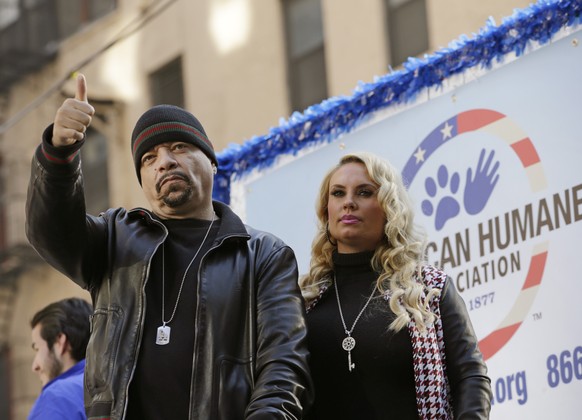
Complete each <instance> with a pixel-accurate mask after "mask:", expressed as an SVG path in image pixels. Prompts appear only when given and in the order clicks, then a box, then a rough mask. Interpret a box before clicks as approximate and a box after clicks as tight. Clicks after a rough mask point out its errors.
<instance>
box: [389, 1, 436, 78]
mask: <svg viewBox="0 0 582 420" xmlns="http://www.w3.org/2000/svg"><path fill="white" fill-rule="evenodd" d="M385 2H386V3H385V4H386V14H387V26H388V31H387V32H388V45H389V48H390V54H389V57H390V64H391V65H392V66H394V67H396V66H399V65H401V64H402V63H404V62H405V61H406V60H407V59H408V57H414V56H417V55H419V54H421V53H423V52H425V51H426V50H428V24H427V17H426V1H425V0H385Z"/></svg>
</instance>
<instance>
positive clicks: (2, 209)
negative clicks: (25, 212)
mask: <svg viewBox="0 0 582 420" xmlns="http://www.w3.org/2000/svg"><path fill="white" fill-rule="evenodd" d="M5 174H6V169H5V168H4V167H3V159H2V154H0V256H1V255H2V254H3V253H4V252H5V251H6V216H5V214H6V205H7V198H6V189H5V176H6V175H5ZM0 418H2V417H0Z"/></svg>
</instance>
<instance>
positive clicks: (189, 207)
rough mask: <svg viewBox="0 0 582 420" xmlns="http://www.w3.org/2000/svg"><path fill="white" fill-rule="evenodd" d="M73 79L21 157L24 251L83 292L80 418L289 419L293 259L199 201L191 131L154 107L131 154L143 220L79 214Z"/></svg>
mask: <svg viewBox="0 0 582 420" xmlns="http://www.w3.org/2000/svg"><path fill="white" fill-rule="evenodd" d="M93 114H94V109H93V107H92V106H91V105H90V104H89V102H88V99H87V87H86V82H85V78H84V77H83V76H82V75H79V76H78V78H77V93H76V96H75V98H69V99H67V100H65V102H64V103H63V105H62V106H61V107H60V108H59V110H58V111H57V114H56V117H55V121H54V124H52V125H51V126H49V127H48V128H47V129H46V130H45V132H44V134H43V138H42V143H41V145H40V146H39V147H38V148H37V150H36V153H35V155H34V157H33V163H32V176H31V182H30V185H29V191H28V197H27V204H26V212H27V223H26V230H27V236H28V239H29V241H30V243H31V244H32V245H33V246H34V248H35V249H36V250H37V251H38V253H39V254H40V255H41V256H42V257H43V258H44V259H45V260H46V261H47V262H48V263H50V264H51V265H53V266H54V267H55V268H57V269H58V270H60V271H61V272H62V273H64V274H65V275H67V276H68V277H69V278H71V279H72V280H73V281H75V282H76V283H77V284H79V285H80V286H81V287H83V288H85V289H87V290H89V291H90V293H91V296H92V299H93V306H94V307H95V313H94V314H93V316H92V320H91V323H92V325H91V331H92V332H91V338H90V340H89V344H88V347H87V363H86V372H85V409H86V412H87V417H88V418H108V419H138V418H139V419H146V420H147V419H238V418H246V419H300V418H302V417H303V413H304V412H305V410H306V409H307V408H308V407H309V405H310V403H311V400H312V387H311V379H310V374H309V370H308V366H307V350H306V342H305V339H306V337H305V336H306V329H305V321H304V311H303V304H302V298H301V295H300V293H299V290H298V286H297V265H296V261H295V256H294V253H293V251H292V250H291V249H290V248H289V247H288V246H287V245H285V244H284V243H283V242H282V241H281V240H280V239H278V238H276V237H274V236H273V235H271V234H268V233H265V232H260V231H257V230H255V229H253V228H251V227H249V226H246V225H244V224H243V223H242V221H241V220H240V219H239V218H238V216H236V215H235V214H234V213H233V212H232V211H231V210H230V208H229V207H228V206H226V205H225V204H223V203H220V202H217V201H213V200H212V186H213V180H214V177H213V174H215V173H216V170H217V166H218V161H217V159H216V155H215V152H214V148H213V146H212V143H211V142H210V140H209V138H208V136H207V134H206V132H205V130H204V128H203V127H202V124H201V123H200V121H198V119H196V117H194V116H193V115H192V114H191V113H189V112H187V111H186V110H184V109H182V108H179V107H175V106H171V105H158V106H155V107H153V108H151V109H149V110H148V111H146V112H145V113H144V114H143V115H142V116H141V117H140V118H139V120H138V121H137V123H136V125H135V128H134V130H133V133H132V136H131V152H132V156H133V159H134V164H135V169H136V173H137V177H138V180H139V183H140V184H141V186H142V189H143V191H144V194H145V196H146V198H147V200H148V202H149V204H150V206H151V210H146V209H142V208H136V209H133V210H126V209H123V208H116V209H109V210H107V211H105V212H104V213H102V214H100V215H99V216H98V217H95V216H93V215H89V214H85V203H84V195H83V176H82V173H81V169H80V153H79V150H80V148H81V147H82V146H83V144H84V141H85V135H84V133H85V131H86V130H87V127H88V126H89V124H90V123H91V118H92V116H93Z"/></svg>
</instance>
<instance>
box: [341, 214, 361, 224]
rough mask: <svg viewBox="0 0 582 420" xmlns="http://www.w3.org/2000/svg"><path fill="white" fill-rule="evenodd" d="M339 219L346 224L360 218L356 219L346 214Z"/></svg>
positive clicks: (355, 221)
mask: <svg viewBox="0 0 582 420" xmlns="http://www.w3.org/2000/svg"><path fill="white" fill-rule="evenodd" d="M340 221H341V222H342V223H345V224H346V225H353V224H354V223H358V222H359V221H360V219H358V218H357V217H356V216H352V215H349V214H346V215H345V216H342V218H341V219H340Z"/></svg>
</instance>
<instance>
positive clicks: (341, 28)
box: [0, 0, 530, 420]
mask: <svg viewBox="0 0 582 420" xmlns="http://www.w3.org/2000/svg"><path fill="white" fill-rule="evenodd" d="M529 3H530V2H529V1H525V0H519V1H518V0H491V1H488V2H481V1H477V0H362V1H358V2H355V1H352V0H201V1H196V2H192V1H188V0H164V1H155V0H99V1H96V0H78V1H75V2H67V1H65V0H28V1H27V0H0V418H6V419H10V420H21V419H25V418H26V417H27V414H28V411H29V410H30V408H31V406H32V403H33V402H34V400H35V398H36V397H37V395H38V393H39V392H40V384H39V381H38V379H37V378H36V376H35V375H34V374H33V373H32V372H31V369H30V366H31V363H32V359H33V351H32V349H31V346H30V342H31V339H30V327H29V321H30V319H31V317H32V315H33V314H34V313H35V312H36V311H37V310H38V309H40V308H42V307H43V306H45V305H46V304H48V303H50V302H52V301H54V300H58V299H61V298H64V297H68V296H81V297H85V298H87V299H89V296H88V294H87V292H85V291H83V290H81V289H80V288H79V287H78V286H76V285H75V284H74V283H72V282H71V281H69V280H67V279H66V278H64V277H63V276H62V275H61V274H59V273H57V272H56V271H55V270H53V269H52V268H50V267H49V266H48V265H46V264H45V263H44V262H43V261H42V260H41V259H40V258H39V257H38V256H37V255H36V253H35V252H34V250H32V249H31V248H30V246H29V245H28V242H27V240H26V236H25V232H24V222H25V217H24V206H25V200H26V188H27V184H28V179H29V173H30V160H31V157H32V154H33V152H34V150H35V148H36V147H37V145H38V143H39V141H40V134H41V133H42V131H43V130H44V128H45V127H46V126H47V125H48V124H50V123H51V122H52V120H53V118H54V114H55V112H56V110H57V108H58V107H59V106H60V104H61V103H62V101H63V100H64V99H65V98H67V97H70V96H74V93H75V85H74V80H73V78H72V77H71V75H72V74H73V73H74V72H76V71H80V72H82V73H84V74H85V76H86V78H87V82H88V98H89V102H90V103H91V104H92V105H93V106H94V107H95V109H96V116H95V118H94V120H93V124H92V126H91V129H90V130H89V131H88V133H87V136H88V142H87V145H86V147H85V148H84V149H83V152H82V153H83V172H84V174H85V179H86V190H87V208H88V211H90V212H92V213H95V214H97V213H99V211H100V210H103V209H104V208H106V207H112V206H113V207H117V206H123V207H128V208H131V207H135V206H145V205H146V202H145V199H144V197H143V196H142V193H141V190H140V188H139V185H138V183H137V182H136V181H137V179H136V177H135V173H134V168H133V162H132V158H131V153H130V134H131V131H132V129H133V124H134V123H135V121H136V120H137V118H138V117H139V116H140V115H141V114H142V113H143V112H144V111H145V110H146V109H147V108H149V107H150V106H151V105H154V104H158V103H172V104H176V105H180V106H183V107H185V108H187V109H189V110H190V111H192V113H194V115H196V116H197V117H198V118H199V119H200V120H201V122H202V124H203V125H204V127H205V129H206V132H207V133H208V135H209V137H210V139H211V140H212V142H213V143H214V146H215V149H216V150H217V152H220V151H221V150H223V149H224V148H226V147H227V146H228V145H229V144H230V143H241V142H243V141H244V140H245V139H248V138H251V137H252V136H253V135H257V134H263V133H266V132H267V131H268V130H269V128H270V127H273V126H276V125H278V124H279V120H280V118H287V117H289V116H290V115H291V114H292V113H293V112H294V111H299V112H301V111H302V110H304V109H305V108H306V107H308V106H309V105H312V104H316V103H319V102H321V101H322V100H323V99H325V98H327V97H330V96H338V95H350V94H351V92H352V91H353V89H354V88H355V87H356V85H357V83H358V82H360V81H363V82H369V81H372V80H373V78H374V76H376V75H382V74H385V73H387V72H388V71H390V70H389V69H390V68H394V69H396V68H398V67H399V66H400V65H401V63H402V62H403V61H404V60H406V58H407V57H409V56H422V55H423V54H424V53H430V52H432V51H435V50H438V49H440V48H442V47H446V46H447V45H448V44H449V42H451V41H452V40H454V39H457V38H458V37H459V36H460V35H462V34H465V35H467V36H471V34H472V33H475V32H477V31H478V29H479V28H480V27H482V26H483V25H484V24H485V22H486V20H487V19H488V18H489V17H490V16H492V17H494V19H495V20H496V21H497V23H500V22H501V19H502V17H504V16H508V15H510V14H511V13H512V11H513V9H515V8H521V7H526V6H527V5H528V4H529ZM71 4H74V5H73V6H72V5H71Z"/></svg>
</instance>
